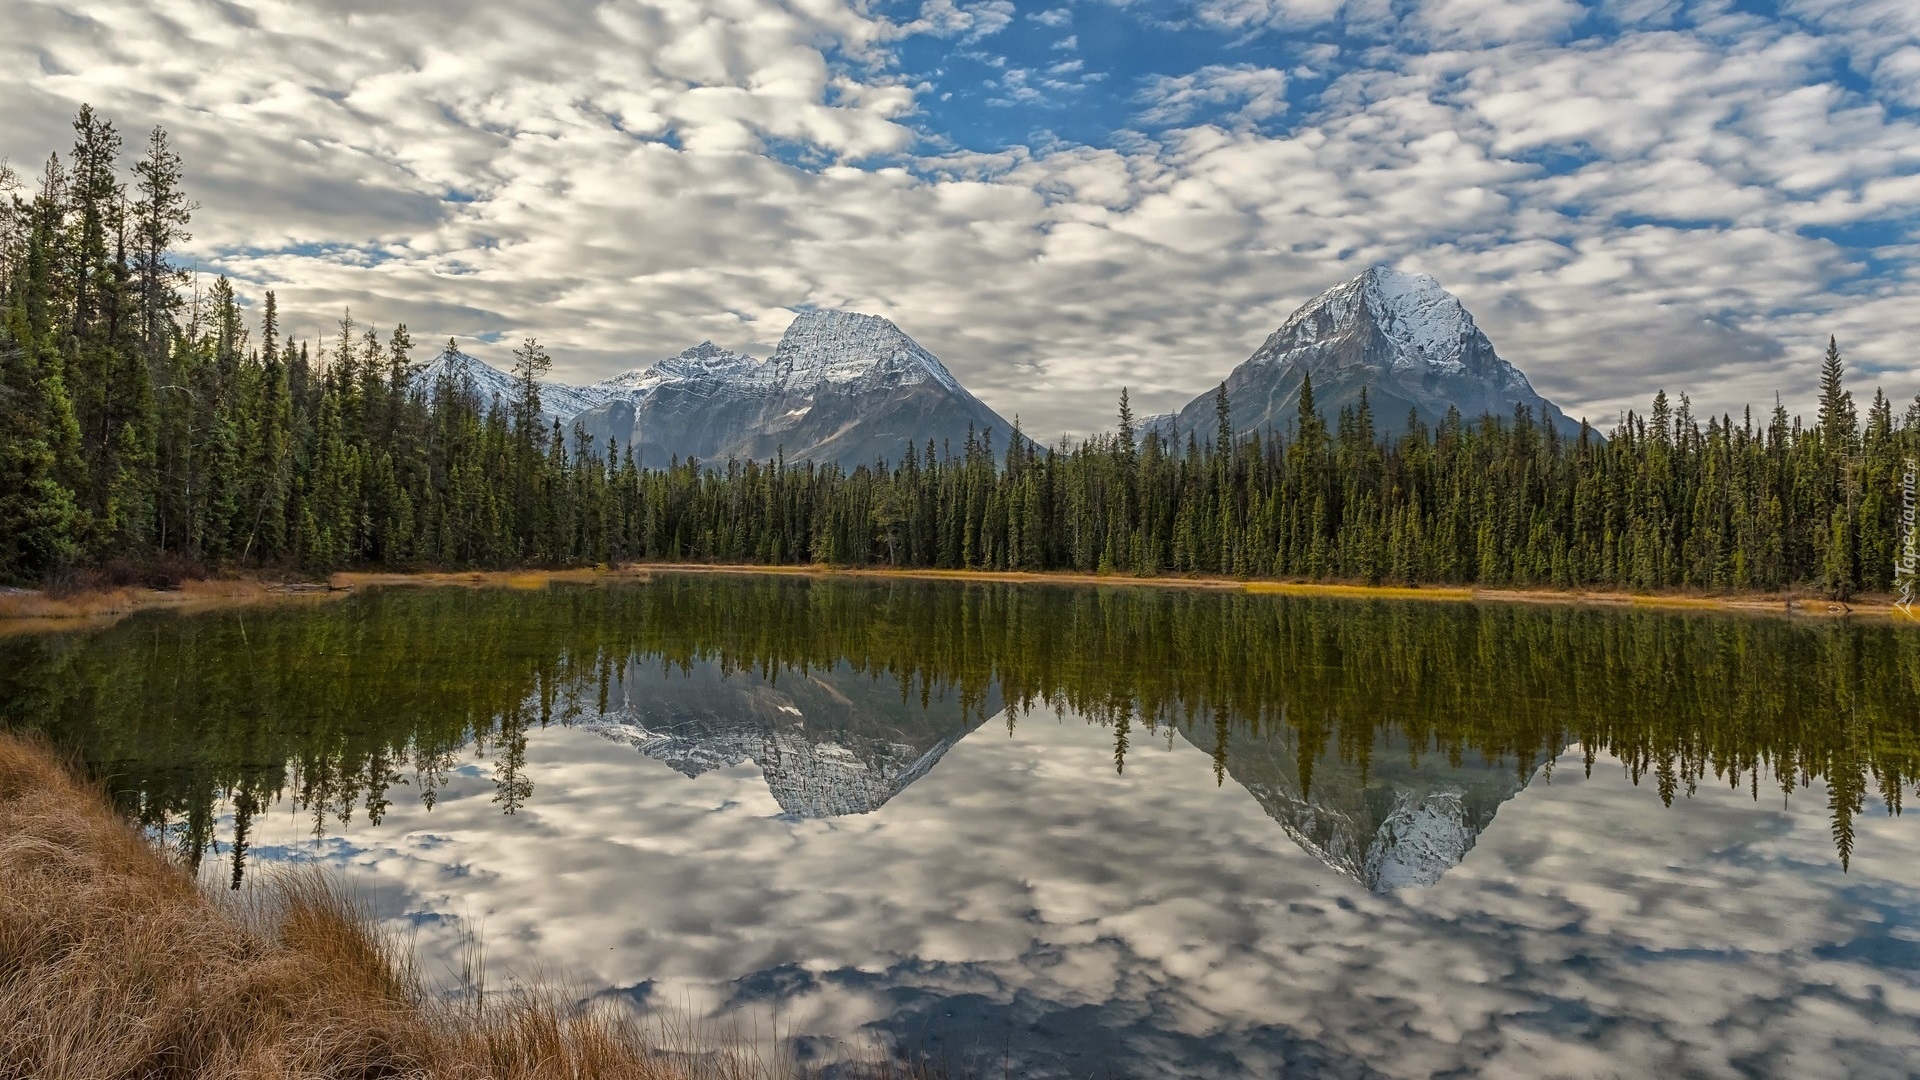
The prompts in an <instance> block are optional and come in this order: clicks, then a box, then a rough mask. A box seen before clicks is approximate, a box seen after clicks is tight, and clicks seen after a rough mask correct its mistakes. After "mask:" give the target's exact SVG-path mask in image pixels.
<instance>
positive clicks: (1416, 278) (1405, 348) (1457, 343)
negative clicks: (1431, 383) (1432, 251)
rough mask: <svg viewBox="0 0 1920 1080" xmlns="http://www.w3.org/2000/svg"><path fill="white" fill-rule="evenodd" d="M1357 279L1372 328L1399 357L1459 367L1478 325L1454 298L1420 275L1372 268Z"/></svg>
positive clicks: (1432, 280) (1378, 267) (1379, 267)
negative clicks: (1381, 334) (1404, 356)
mask: <svg viewBox="0 0 1920 1080" xmlns="http://www.w3.org/2000/svg"><path fill="white" fill-rule="evenodd" d="M1360 278H1361V280H1362V281H1363V282H1364V283H1365V284H1364V290H1365V294H1366V301H1367V306H1368V308H1369V309H1370V310H1371V311H1372V314H1373V318H1374V324H1375V325H1376V326H1378V327H1379V328H1380V331H1381V333H1383V334H1385V335H1386V337H1387V339H1388V340H1390V341H1392V342H1393V343H1394V344H1395V345H1398V346H1400V348H1401V350H1402V352H1403V355H1407V356H1410V357H1417V358H1419V359H1421V360H1425V361H1426V362H1427V363H1429V364H1440V365H1443V366H1448V367H1459V366H1461V361H1460V354H1461V351H1462V350H1463V349H1464V348H1465V346H1466V343H1467V341H1469V340H1470V339H1471V338H1472V337H1473V335H1474V334H1475V333H1476V332H1478V330H1479V327H1476V326H1475V325H1474V324H1473V316H1472V315H1469V314H1467V309H1466V306H1465V305H1463V304H1461V303H1460V300H1459V298H1458V297H1456V296H1454V295H1453V294H1452V293H1450V292H1448V291H1447V290H1445V289H1443V288H1441V287H1440V283H1439V282H1438V281H1435V280H1434V279H1433V278H1431V277H1428V276H1427V275H1425V274H1406V273H1401V272H1400V271H1398V270H1390V269H1388V268H1386V267H1383V266H1376V267H1374V268H1373V269H1371V270H1368V271H1367V272H1366V273H1365V274H1362V275H1361V276H1360Z"/></svg>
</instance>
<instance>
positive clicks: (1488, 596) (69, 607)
mask: <svg viewBox="0 0 1920 1080" xmlns="http://www.w3.org/2000/svg"><path fill="white" fill-rule="evenodd" d="M653 573H703V574H762V575H782V576H789V577H813V578H854V579H878V580H914V581H965V582H1003V583H1009V584H1031V585H1073V586H1088V585H1099V586H1129V587H1134V586H1137V587H1143V588H1175V589H1213V590H1223V591H1243V592H1247V593H1253V594H1265V595H1278V596H1319V597H1335V598H1343V599H1352V600H1422V601H1443V602H1451V603H1520V604H1584V605H1593V606H1601V607H1616V608H1617V607H1641V608H1668V609H1673V610H1688V611H1720V612H1739V613H1747V614H1771V615H1780V616H1793V617H1817V618H1834V617H1847V618H1867V619H1892V620H1896V621H1901V622H1920V616H1916V615H1910V614H1907V613H1906V612H1903V611H1901V610H1899V609H1898V608H1896V607H1895V606H1894V599H1895V598H1894V597H1893V596H1891V595H1862V596H1856V597H1854V598H1853V599H1851V600H1849V601H1847V602H1845V603H1842V602H1839V601H1835V600H1829V599H1827V598H1824V597H1821V596H1818V595H1816V594H1813V593H1784V594H1783V593H1723V594H1710V595H1702V594H1686V593H1630V592H1618V591H1592V592H1589V591H1584V590H1570V589H1552V588H1535V589H1490V588H1480V587H1475V586H1449V585H1432V586H1405V585H1364V584H1356V583H1347V582H1317V581H1261V580H1251V581H1250V580H1243V579H1238V578H1223V577H1186V576H1171V575H1170V576H1160V577H1136V576H1132V575H1124V574H1083V573H1074V572H1068V571H1017V570H929V569H888V568H849V567H831V566H759V565H744V564H717V563H623V564H621V565H619V566H614V567H608V566H600V567H581V568H573V569H565V570H541V569H531V568H529V569H522V570H474V571H442V570H415V571H343V572H340V573H336V574H333V575H332V576H330V577H329V578H328V579H327V580H325V581H286V582H273V581H268V580H264V579H260V578H248V577H234V578H215V579H206V580H190V581H186V582H183V583H182V584H181V586H180V588H179V589H169V590H162V589H134V588H115V589H103V590H82V591H78V592H73V593H64V594H55V593H48V592H42V591H37V590H27V589H0V634H13V633H30V632H33V631H36V630H42V629H60V628H65V627H70V626H72V625H74V623H75V622H76V621H79V622H82V623H88V622H94V623H98V622H109V621H112V620H114V619H117V618H119V617H121V616H123V615H127V614H129V613H131V612H134V611H138V610H142V609H146V608H156V607H157V608H170V609H175V610H181V611H199V610H206V609H210V608H218V607H232V606H237V605H248V604H260V603H286V602H313V601H324V600H326V599H329V598H338V597H340V596H344V595H347V594H349V593H351V592H353V591H355V590H358V589H365V588H371V587H377V586H434V585H441V586H467V587H484V588H545V587H546V586H547V585H549V584H551V583H554V582H577V583H608V582H620V581H644V580H646V578H647V577H648V576H649V575H651V574H653Z"/></svg>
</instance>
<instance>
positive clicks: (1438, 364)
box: [1141, 266, 1580, 444]
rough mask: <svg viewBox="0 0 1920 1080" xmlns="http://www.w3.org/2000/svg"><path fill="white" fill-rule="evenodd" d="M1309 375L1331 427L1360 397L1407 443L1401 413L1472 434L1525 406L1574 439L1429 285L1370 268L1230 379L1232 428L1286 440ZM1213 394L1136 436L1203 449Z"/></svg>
mask: <svg viewBox="0 0 1920 1080" xmlns="http://www.w3.org/2000/svg"><path fill="white" fill-rule="evenodd" d="M1309 375H1310V376H1311V377H1312V379H1313V397H1314V405H1315V409H1316V411H1317V412H1319V414H1320V415H1321V416H1322V417H1324V418H1326V420H1327V421H1328V422H1329V423H1332V422H1334V420H1335V418H1337V417H1338V416H1339V414H1340V411H1341V410H1342V409H1346V408H1354V409H1358V407H1359V403H1360V395H1361V392H1362V391H1363V390H1364V391H1365V392H1366V395H1367V403H1368V407H1369V409H1370V410H1371V412H1372V414H1373V423H1374V429H1375V431H1376V433H1378V434H1381V435H1396V434H1400V433H1403V432H1404V431H1405V430H1406V428H1407V419H1408V416H1409V414H1413V415H1416V416H1418V417H1419V419H1420V421H1421V422H1422V423H1424V424H1426V425H1428V426H1429V427H1432V426H1434V425H1437V424H1438V423H1439V422H1440V421H1441V420H1442V419H1443V418H1444V417H1445V416H1446V413H1447V410H1448V408H1450V407H1451V408H1457V409H1459V411H1460V414H1461V416H1462V417H1463V419H1465V420H1466V421H1468V422H1469V423H1470V422H1473V421H1475V420H1478V419H1479V418H1480V417H1481V416H1482V415H1486V414H1491V415H1493V416H1496V417H1498V418H1500V419H1501V420H1502V421H1510V420H1511V419H1512V417H1513V414H1514V409H1515V407H1516V406H1525V407H1526V408H1527V409H1528V410H1529V411H1530V412H1531V413H1532V414H1533V417H1534V419H1535V421H1536V422H1538V423H1541V424H1546V425H1551V426H1552V427H1554V428H1555V429H1556V430H1558V431H1559V432H1560V433H1561V434H1562V435H1566V436H1569V437H1571V436H1574V435H1577V434H1578V433H1579V431H1580V424H1579V423H1578V422H1577V421H1574V420H1571V419H1569V418H1568V417H1567V415H1566V414H1565V413H1563V412H1561V411H1560V408H1559V407H1558V406H1556V405H1554V404H1553V403H1552V402H1550V401H1548V400H1547V399H1546V398H1544V397H1541V396H1540V394H1538V393H1537V392H1535V390H1534V389H1533V385H1532V384H1531V383H1529V382H1528V381H1527V377H1526V376H1525V375H1523V374H1521V372H1520V370H1519V369H1518V368H1516V367H1514V366H1513V365H1512V364H1510V363H1508V362H1507V361H1506V360H1504V359H1502V358H1501V357H1500V354H1499V353H1498V352H1496V351H1495V350H1494V347H1493V342H1491V341H1489V340H1488V339H1487V335H1486V334H1485V332H1483V331H1482V330H1481V329H1480V327H1479V326H1478V325H1477V324H1475V322H1474V321H1473V316H1472V315H1471V314H1469V313H1468V312H1467V309H1466V307H1465V305H1463V304H1461V303H1460V300H1459V298H1458V297H1456V296H1454V295H1453V294H1452V293H1450V292H1448V291H1447V290H1446V289H1444V288H1442V287H1441V286H1440V283H1439V282H1438V281H1436V280H1434V279H1433V278H1431V277H1428V276H1427V275H1425V274H1409V273H1402V272H1400V271H1398V270H1392V269H1389V268H1387V267H1382V266H1376V267H1373V268H1372V269H1369V270H1367V271H1366V272H1364V273H1362V274H1360V275H1359V276H1358V277H1355V278H1353V279H1352V280H1350V281H1345V282H1342V283H1341V284H1339V285H1335V286H1334V287H1333V288H1331V289H1328V290H1327V291H1326V292H1323V293H1321V294H1320V295H1319V296H1316V297H1314V298H1313V299H1312V300H1309V301H1307V302H1306V303H1305V304H1304V305H1302V306H1301V307H1300V309H1299V310H1298V311H1295V312H1294V313H1293V314H1292V315H1290V316H1288V318H1287V320H1286V321H1285V322H1283V323H1281V324H1280V328H1279V329H1278V330H1275V331H1274V332H1273V333H1272V334H1270V335H1269V336H1268V337H1267V339H1266V341H1264V342H1262V343H1261V345H1260V347H1259V348H1258V349H1256V350H1254V353H1253V355H1252V356H1250V357H1248V358H1247V359H1246V361H1245V362H1244V363H1242V364H1241V365H1240V366H1239V367H1236V368H1234V369H1233V371H1232V372H1231V373H1230V374H1228V376H1227V378H1226V387H1227V402H1228V406H1229V409H1230V410H1231V417H1232V421H1233V426H1234V429H1235V430H1236V431H1238V432H1241V433H1248V432H1255V431H1263V430H1267V429H1273V430H1277V431H1291V430H1292V429H1293V428H1294V426H1295V425H1296V424H1297V422H1298V418H1299V410H1300V390H1301V387H1302V386H1303V385H1304V384H1305V382H1306V379H1307V377H1308V376H1309ZM1214 395H1215V392H1214V391H1208V392H1206V393H1203V394H1201V395H1199V396H1198V397H1196V398H1194V399H1193V400H1192V401H1190V402H1188V403H1187V404H1186V405H1185V406H1184V407H1182V408H1181V409H1180V411H1179V412H1178V413H1175V414H1172V415H1170V416H1155V417H1149V418H1148V419H1147V420H1145V421H1143V422H1142V424H1141V430H1142V431H1143V432H1145V431H1147V430H1155V431H1158V432H1160V434H1161V435H1162V437H1171V438H1172V439H1173V440H1174V441H1175V442H1176V443H1179V444H1184V442H1185V441H1186V439H1187V437H1188V435H1189V434H1191V435H1193V436H1194V437H1196V438H1197V439H1199V440H1201V441H1206V440H1208V439H1211V438H1213V436H1214V432H1215V431H1216V430H1217V426H1218V421H1217V417H1216V414H1215V405H1214Z"/></svg>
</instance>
